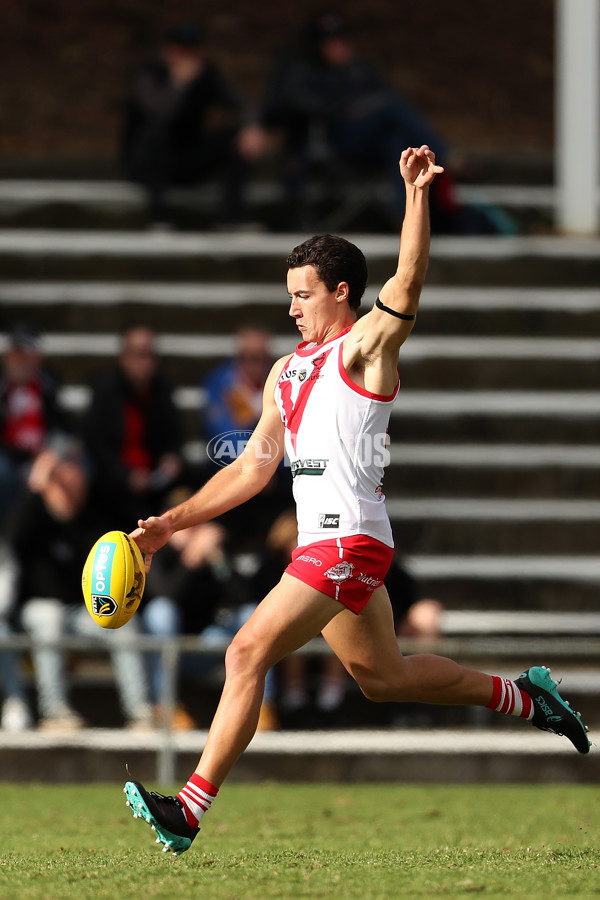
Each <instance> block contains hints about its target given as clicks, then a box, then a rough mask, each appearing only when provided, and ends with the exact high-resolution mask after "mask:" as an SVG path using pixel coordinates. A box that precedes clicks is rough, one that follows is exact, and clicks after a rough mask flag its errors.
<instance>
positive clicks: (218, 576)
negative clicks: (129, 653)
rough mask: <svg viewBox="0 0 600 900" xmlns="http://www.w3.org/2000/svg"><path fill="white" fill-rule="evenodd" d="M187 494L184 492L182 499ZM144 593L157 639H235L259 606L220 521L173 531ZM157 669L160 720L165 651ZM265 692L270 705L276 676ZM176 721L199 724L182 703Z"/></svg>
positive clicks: (154, 662)
mask: <svg viewBox="0 0 600 900" xmlns="http://www.w3.org/2000/svg"><path fill="white" fill-rule="evenodd" d="M178 493H179V492H178ZM184 497H185V495H182V496H180V497H179V499H178V500H177V501H176V502H180V500H181V499H182V498H184ZM170 505H171V504H170ZM144 597H145V599H144V606H143V610H142V618H143V622H144V627H145V629H146V631H147V632H148V633H149V634H151V635H154V636H156V637H173V636H176V635H181V634H185V635H198V636H200V635H201V636H202V639H203V641H205V642H206V641H208V642H213V643H215V644H217V645H220V644H222V643H223V642H224V641H225V642H229V641H230V640H231V638H232V637H233V636H234V634H235V633H236V632H237V631H238V629H239V628H240V627H241V625H243V623H244V622H245V621H246V620H247V619H248V618H249V617H250V615H251V613H252V612H253V610H254V609H255V607H256V603H254V602H252V596H251V594H250V593H249V592H248V590H247V587H246V584H245V582H244V580H243V579H242V578H241V577H240V575H239V574H238V573H237V572H236V571H235V569H234V567H233V566H232V563H231V560H230V559H229V556H228V553H227V550H226V532H225V530H224V529H223V528H222V527H221V526H220V525H217V524H215V523H214V522H207V523H205V524H202V525H195V526H193V527H191V528H188V529H186V530H185V531H179V532H176V533H175V534H174V535H173V537H172V538H171V540H170V541H169V543H168V544H167V545H166V547H165V548H164V552H163V553H161V554H160V555H159V556H157V557H156V560H155V561H154V562H153V564H152V568H151V569H150V572H149V574H148V578H147V581H146V590H145V592H144ZM222 661H223V653H222V652H219V653H216V654H215V655H214V656H210V657H209V658H207V657H206V656H203V657H198V655H193V656H192V657H191V658H190V659H189V660H188V661H187V664H186V667H185V669H186V671H188V672H189V673H190V674H192V673H195V674H198V673H202V672H206V671H207V670H208V669H210V668H214V667H215V666H216V665H220V664H221V663H222ZM151 668H152V676H151V682H150V683H151V692H152V701H153V703H154V704H155V713H156V717H157V721H158V722H161V720H162V715H163V711H162V709H161V700H162V697H163V696H164V689H165V685H164V678H165V673H164V672H163V669H162V665H161V660H160V654H157V655H154V654H153V655H151ZM265 694H266V699H265V703H266V704H269V702H272V699H273V695H274V682H273V676H270V677H269V678H267V686H266V689H265ZM266 708H267V707H265V709H266ZM263 718H264V714H263ZM172 724H173V727H174V728H175V729H176V730H186V729H187V728H191V727H193V724H194V723H193V721H192V720H191V718H190V716H189V715H188V713H187V712H186V710H185V709H184V708H183V707H182V705H181V704H178V706H177V708H176V710H175V716H174V719H173V723H172Z"/></svg>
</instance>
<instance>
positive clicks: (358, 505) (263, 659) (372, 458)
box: [125, 146, 590, 853]
mask: <svg viewBox="0 0 600 900" xmlns="http://www.w3.org/2000/svg"><path fill="white" fill-rule="evenodd" d="M400 171H401V173H402V177H403V178H404V182H405V186H406V215H405V219H404V223H403V228H402V236H401V241H400V255H399V260H398V267H397V271H396V273H395V275H394V276H393V277H392V278H391V279H390V280H389V281H388V282H387V283H386V284H385V285H384V287H383V288H382V290H381V293H380V295H379V298H378V299H377V301H376V303H375V305H374V306H373V308H372V309H371V310H370V311H369V312H368V313H367V314H366V315H364V316H363V317H362V318H360V319H358V318H357V309H358V306H359V304H360V301H361V297H362V294H363V292H364V289H365V286H366V281H367V268H366V262H365V258H364V256H363V254H362V253H361V251H360V250H359V249H358V248H357V247H356V246H355V245H353V244H351V243H349V242H348V241H346V240H344V239H343V238H340V237H336V236H333V235H321V236H318V237H314V238H311V239H310V240H308V241H305V242H304V243H303V244H300V246H298V247H296V248H295V250H293V251H292V253H291V254H290V256H289V257H288V259H287V264H288V276H287V288H288V292H289V294H290V297H291V304H290V310H289V312H290V315H291V316H292V318H293V319H294V320H295V323H296V326H297V328H298V330H299V332H300V335H301V337H302V342H301V343H300V344H299V345H298V347H297V348H296V351H295V352H294V353H293V354H292V355H291V356H287V357H283V358H282V359H280V360H278V362H277V363H275V365H274V366H273V368H272V370H271V372H270V374H269V376H268V378H267V382H266V385H265V390H264V398H263V411H262V415H261V418H260V421H259V423H258V425H257V427H256V430H255V432H254V433H253V435H252V437H251V439H250V440H249V442H248V444H247V446H246V448H245V450H244V452H243V453H242V454H241V456H240V457H239V458H238V459H237V460H236V461H235V462H233V463H232V464H231V465H229V466H227V467H226V468H224V469H222V470H221V471H219V472H218V473H217V474H216V475H215V476H214V477H213V478H212V479H211V480H210V481H208V482H207V483H206V484H205V485H204V487H202V488H201V489H200V491H198V493H197V494H195V495H194V496H193V497H192V498H190V499H189V500H187V501H186V502H185V503H183V504H181V505H180V506H177V507H175V508H174V509H171V510H169V511H168V512H166V513H164V514H163V515H162V516H160V517H151V518H149V519H147V520H145V521H144V520H140V522H139V527H138V529H137V530H136V531H134V532H133V537H134V539H135V540H136V541H137V543H138V545H139V547H140V549H141V550H142V552H143V553H144V554H145V556H146V565H147V567H148V568H149V566H150V564H151V561H152V556H153V554H154V553H156V551H157V550H159V549H160V548H161V547H162V546H164V544H166V542H167V541H168V540H169V538H170V537H171V535H172V534H173V533H174V532H176V531H179V530H181V529H183V528H187V527H189V526H191V525H196V524H198V523H199V522H206V521H208V520H209V519H213V518H215V517H217V516H220V515H222V514H223V513H225V512H227V511H228V510H230V509H232V508H233V507H235V506H238V505H239V504H241V503H244V502H245V501H246V500H249V499H250V498H251V497H253V496H255V495H256V494H257V493H258V492H259V491H260V490H261V489H262V488H264V487H265V485H266V484H267V482H268V481H269V479H270V478H271V476H272V475H273V473H274V472H275V469H276V468H277V465H278V464H279V462H280V460H281V459H282V456H283V452H284V447H285V450H286V451H287V453H288V455H289V458H290V461H291V466H292V475H293V493H294V498H295V501H296V507H297V516H298V531H299V540H298V549H297V550H295V551H294V553H293V554H292V560H291V562H290V565H289V566H288V568H287V569H286V571H285V573H284V574H283V576H282V578H281V580H280V581H279V583H278V584H277V585H275V587H274V588H273V589H272V591H271V592H270V593H269V594H268V595H267V596H266V597H265V599H264V600H263V601H262V602H261V603H260V604H259V606H258V607H257V609H256V611H255V612H254V614H253V615H252V616H251V618H250V619H249V620H248V622H246V624H245V625H244V626H243V627H242V628H241V629H240V631H239V632H238V634H237V635H236V637H235V638H234V639H233V641H232V643H231V645H230V647H229V649H228V650H227V654H226V659H225V664H226V678H225V684H224V687H223V692H222V695H221V700H220V703H219V706H218V708H217V711H216V713H215V716H214V719H213V722H212V725H211V728H210V731H209V734H208V738H207V741H206V746H205V748H204V751H203V753H202V756H201V758H200V762H199V763H198V767H197V769H196V771H195V773H194V774H193V775H192V776H191V778H190V780H189V781H188V783H187V784H186V785H185V786H184V787H183V788H182V790H181V791H180V792H179V794H177V796H176V797H164V796H162V795H160V794H155V793H151V792H149V791H147V790H146V789H145V788H144V787H143V786H142V785H141V784H140V783H139V782H135V781H129V782H127V784H126V786H125V792H126V794H127V802H128V804H129V805H130V806H131V807H132V809H133V812H134V815H136V816H140V817H141V818H143V819H144V820H145V821H146V822H148V823H149V824H150V825H151V826H152V827H153V828H154V829H155V831H156V834H157V841H158V842H162V843H163V844H164V848H163V849H165V850H172V851H173V852H174V853H181V852H183V851H184V850H187V849H188V848H189V846H190V845H191V843H192V841H193V840H194V838H195V836H196V835H197V833H198V830H199V823H200V820H201V819H202V816H203V815H204V813H205V812H206V811H207V810H208V809H209V808H210V805H211V803H212V802H213V800H214V798H215V797H216V795H217V791H218V789H219V786H220V785H221V783H222V782H223V780H224V779H225V778H226V776H227V775H228V773H229V772H230V770H231V768H232V766H233V765H234V763H235V762H236V760H237V759H238V757H239V756H240V755H241V753H243V751H244V750H245V748H246V747H247V745H248V744H249V742H250V740H251V739H252V737H253V735H254V733H255V731H256V726H257V722H258V715H259V710H260V705H261V701H262V696H263V689H264V681H265V675H266V673H267V671H268V670H269V668H270V667H271V666H273V665H275V664H276V663H277V662H279V660H281V659H283V657H285V656H287V655H288V654H289V653H291V652H292V651H294V650H296V649H297V648H298V647H301V646H302V645H303V644H305V643H307V641H309V640H311V638H314V637H315V636H316V635H318V634H319V633H322V634H323V636H324V637H325V640H326V641H327V642H328V643H329V645H330V647H331V649H332V650H333V651H334V653H335V654H336V655H337V656H338V657H339V659H340V660H341V661H342V663H343V665H344V666H345V667H346V669H347V670H348V672H349V673H350V674H351V675H352V676H353V677H354V678H355V679H356V681H357V682H358V684H359V686H360V688H361V690H362V691H363V693H364V694H365V695H366V696H367V697H368V698H370V699H372V700H375V701H394V702H420V703H432V704H438V705H440V704H442V705H443V704H446V705H473V706H484V707H489V708H490V709H494V710H497V711H498V712H501V713H505V714H509V715H515V716H521V717H522V718H524V719H527V720H529V721H531V722H532V724H533V725H535V726H536V727H538V728H542V729H546V730H548V731H553V732H555V733H557V734H563V735H565V736H566V737H567V738H568V739H569V740H570V741H571V742H572V743H573V744H574V746H575V747H576V749H577V750H579V752H580V753H587V752H588V750H589V747H590V744H589V740H588V737H587V734H586V731H587V729H586V728H585V726H584V725H583V723H582V721H581V718H580V717H579V715H578V714H576V713H575V712H574V711H573V710H571V708H570V707H569V706H568V704H566V703H565V702H564V701H563V700H562V698H561V697H560V695H559V693H558V691H557V689H556V684H555V682H554V681H553V680H552V679H551V677H550V673H549V671H548V670H547V669H545V668H542V667H538V666H535V667H533V668H530V669H529V670H528V671H527V672H525V673H524V674H523V675H521V677H520V678H517V679H516V680H515V681H512V680H509V679H504V678H500V677H498V676H492V675H487V674H484V673H483V672H478V671H476V670H474V669H469V668H466V667H465V666H462V665H459V664H458V663H456V662H453V661H452V660H450V659H445V658H442V657H439V656H434V655H429V654H427V655H425V654H420V655H414V656H409V657H404V656H403V655H402V654H401V652H400V650H399V648H398V642H397V639H396V635H395V633H394V623H393V617H392V609H391V605H390V600H389V597H388V595H387V591H386V589H385V587H384V585H383V579H384V577H385V574H386V572H387V570H388V567H389V565H390V561H391V558H392V548H393V538H392V532H391V528H390V523H389V519H388V516H387V513H386V509H385V498H384V495H383V492H382V477H383V469H384V466H385V463H386V457H387V448H386V434H387V425H388V420H389V416H390V410H391V407H392V404H393V402H394V399H395V397H396V393H397V391H398V370H397V366H398V353H399V350H400V348H401V346H402V344H403V343H404V341H405V340H406V338H407V337H408V336H409V334H410V332H411V331H412V328H413V325H414V320H415V318H416V313H417V306H418V302H419V297H420V294H421V289H422V287H423V283H424V280H425V274H426V271H427V265H428V257H429V211H428V190H429V186H430V184H431V182H432V181H433V179H434V178H435V175H436V174H437V173H439V172H441V171H442V168H441V167H440V166H438V165H436V162H435V156H434V154H433V153H432V151H431V150H430V149H429V148H428V147H426V146H423V147H420V148H408V149H407V150H405V151H404V152H403V153H402V156H401V159H400ZM266 448H269V450H270V452H271V456H270V458H268V461H267V462H266V463H265V449H266Z"/></svg>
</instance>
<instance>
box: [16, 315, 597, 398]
mask: <svg viewBox="0 0 600 900" xmlns="http://www.w3.org/2000/svg"><path fill="white" fill-rule="evenodd" d="M13 321H14V320H13ZM289 324H290V328H289V331H288V332H287V333H283V334H275V335H274V336H273V338H272V340H271V346H272V349H273V353H274V356H275V357H279V356H284V355H286V354H289V353H291V352H292V351H293V349H294V347H295V345H296V343H297V340H298V337H299V335H297V334H295V333H294V332H295V331H296V329H294V327H293V325H292V323H291V322H290V323H289ZM171 327H172V321H171ZM209 327H210V326H209ZM7 340H8V338H7V336H6V335H2V334H0V352H1V351H2V350H4V349H5V347H6V346H7ZM119 346H120V339H119V335H118V334H117V333H115V332H112V333H106V332H98V333H94V332H92V333H90V331H89V330H88V329H86V331H84V332H80V331H68V332H50V333H45V334H44V337H43V341H42V348H43V352H44V354H45V356H46V357H47V358H48V359H49V360H52V363H53V368H54V371H55V372H56V374H57V375H58V377H59V378H60V379H61V380H62V381H63V382H66V383H68V382H72V381H74V380H76V379H84V380H85V379H89V377H90V375H91V374H92V373H93V372H95V371H97V369H98V368H99V367H101V366H102V365H105V364H107V363H109V362H112V360H113V359H114V357H115V356H116V355H117V353H118V351H119ZM157 348H158V351H159V353H160V355H161V357H162V359H163V363H164V368H165V372H166V373H167V374H168V376H169V377H170V378H171V380H172V381H173V383H175V384H182V383H183V384H185V383H186V382H190V381H191V382H194V381H198V380H199V379H200V378H201V377H203V376H204V375H205V374H206V373H207V372H208V371H209V370H210V369H212V368H214V367H215V366H216V365H218V364H219V363H220V362H221V361H222V360H223V358H227V357H231V356H232V355H233V353H234V350H235V336H234V335H233V334H232V333H231V332H226V333H223V332H214V333H208V328H206V329H205V328H203V330H202V333H195V334H194V333H192V334H189V333H188V334H181V333H175V334H174V333H169V334H167V333H164V332H163V333H161V334H160V336H159V337H158V339H157ZM400 370H401V378H402V384H403V386H404V387H405V388H407V389H408V392H410V389H411V388H413V387H414V388H418V389H420V390H424V389H427V388H432V389H435V388H436V387H437V386H439V385H440V384H443V385H444V386H445V389H446V390H451V389H453V388H457V389H460V388H464V387H466V386H469V387H471V386H473V385H476V386H477V389H478V390H486V389H488V390H515V391H517V390H528V389H536V388H537V387H538V386H540V385H543V388H544V390H551V389H560V390H571V389H575V390H580V391H584V390H593V389H594V388H595V387H596V385H597V384H598V383H599V381H600V340H597V339H595V338H583V337H580V338H540V337H531V338H519V337H483V336H479V335H478V336H469V337H456V336H446V335H444V336H441V335H430V336H423V335H419V334H415V335H412V336H411V339H410V340H409V341H408V342H407V343H406V345H405V346H404V347H403V348H402V351H401V357H400ZM404 397H405V392H404V391H403V392H402V395H401V398H400V401H399V402H400V403H402V401H403V399H404Z"/></svg>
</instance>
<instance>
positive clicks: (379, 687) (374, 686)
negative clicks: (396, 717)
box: [354, 673, 390, 703]
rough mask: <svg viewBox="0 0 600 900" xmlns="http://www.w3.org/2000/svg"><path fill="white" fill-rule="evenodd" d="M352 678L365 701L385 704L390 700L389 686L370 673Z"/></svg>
mask: <svg viewBox="0 0 600 900" xmlns="http://www.w3.org/2000/svg"><path fill="white" fill-rule="evenodd" d="M354 677H355V678H356V681H357V682H358V686H359V688H360V689H361V691H362V692H363V694H364V695H365V697H366V698H367V700H371V701H372V702H373V703H385V702H386V701H388V700H389V699H390V690H389V685H388V683H387V682H386V681H385V680H384V679H382V678H380V677H379V676H376V675H373V674H371V673H362V674H360V675H359V676H358V677H357V676H356V675H355V676H354Z"/></svg>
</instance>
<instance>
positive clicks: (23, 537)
mask: <svg viewBox="0 0 600 900" xmlns="http://www.w3.org/2000/svg"><path fill="white" fill-rule="evenodd" d="M88 486H89V479H88V475H87V471H86V465H85V459H84V457H83V455H82V453H81V448H80V447H79V446H78V445H77V444H75V443H72V444H71V445H69V446H67V445H65V446H64V447H63V449H62V452H60V453H59V452H57V451H55V450H52V449H48V450H44V451H42V453H40V454H39V455H38V456H37V458H36V460H35V462H34V464H33V466H32V468H31V472H30V474H29V479H28V490H27V491H26V492H25V494H24V495H23V497H22V498H21V501H20V502H19V504H18V505H17V507H16V508H15V510H14V512H13V514H12V516H11V519H10V522H9V524H8V527H7V533H8V538H9V541H10V543H11V546H12V548H13V551H14V554H15V557H16V560H17V564H18V572H19V574H18V590H17V598H18V608H19V610H20V616H19V618H20V624H22V626H23V628H24V629H25V631H26V632H27V634H28V635H29V636H30V637H31V638H32V640H33V649H32V658H33V664H34V675H35V681H36V686H37V691H38V706H39V712H40V727H41V728H43V729H44V730H53V731H71V730H74V729H77V728H81V727H82V725H83V721H82V719H81V717H80V716H79V715H78V714H77V712H76V711H75V710H74V709H73V708H72V706H71V705H70V703H69V685H68V678H67V671H66V666H65V653H64V651H63V650H62V649H61V648H60V647H57V646H53V645H52V644H51V643H50V642H52V641H53V640H58V639H59V638H60V637H62V636H63V635H66V634H73V633H75V634H80V635H81V634H84V635H88V636H93V637H94V638H96V639H97V640H101V641H103V642H104V643H106V644H107V645H108V646H109V647H110V650H111V655H112V659H113V664H114V668H115V677H116V682H117V688H118V691H119V695H120V700H121V705H122V709H123V714H124V717H125V719H126V720H127V722H128V724H129V726H130V727H135V728H145V727H150V725H151V724H152V719H151V710H150V706H149V704H148V695H147V686H146V678H145V670H144V664H143V659H142V656H141V654H140V653H139V652H138V651H136V650H133V649H132V648H131V645H130V638H131V637H132V636H133V635H135V634H136V633H137V632H138V630H139V623H138V622H137V621H135V620H134V621H132V622H129V623H128V624H127V625H126V626H125V627H123V628H119V629H117V630H114V631H111V630H110V629H103V628H98V626H97V625H96V624H95V623H94V621H93V620H92V618H91V616H90V615H89V614H88V612H87V610H86V608H85V606H84V604H83V602H82V598H81V571H82V569H83V564H84V562H85V559H86V556H87V554H88V552H89V550H90V548H91V546H92V545H93V543H94V542H95V540H96V539H97V538H98V537H99V536H100V534H101V533H102V531H106V530H107V524H106V523H103V522H102V520H101V519H99V517H98V510H97V509H96V506H95V504H93V503H91V502H90V499H89V496H88Z"/></svg>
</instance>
